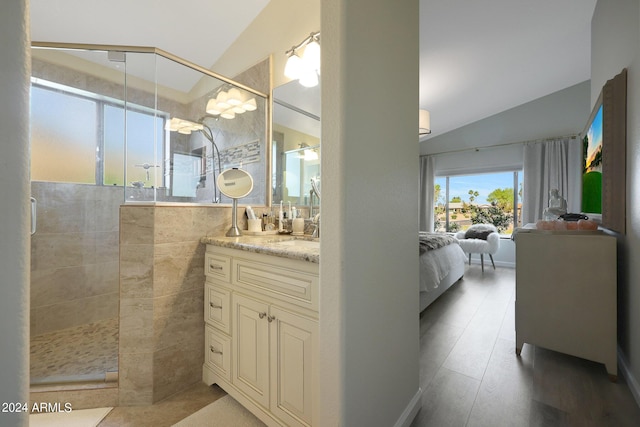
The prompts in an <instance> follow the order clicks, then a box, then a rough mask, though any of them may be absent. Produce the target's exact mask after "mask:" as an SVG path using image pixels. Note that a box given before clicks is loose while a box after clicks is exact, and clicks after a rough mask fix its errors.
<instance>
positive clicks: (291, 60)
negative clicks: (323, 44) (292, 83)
mask: <svg viewBox="0 0 640 427" xmlns="http://www.w3.org/2000/svg"><path fill="white" fill-rule="evenodd" d="M303 48H304V50H303V52H302V56H299V55H298V53H299V51H300V50H301V49H303ZM285 55H287V63H286V64H285V67H284V75H285V76H286V77H288V78H290V79H292V80H298V81H299V82H300V84H301V85H302V86H305V87H314V86H317V85H318V76H319V75H320V32H319V31H318V32H315V33H311V34H310V35H309V36H308V37H307V38H305V39H304V40H303V41H302V42H300V43H299V44H298V45H296V46H293V47H292V48H291V49H289V50H288V51H286V52H285Z"/></svg>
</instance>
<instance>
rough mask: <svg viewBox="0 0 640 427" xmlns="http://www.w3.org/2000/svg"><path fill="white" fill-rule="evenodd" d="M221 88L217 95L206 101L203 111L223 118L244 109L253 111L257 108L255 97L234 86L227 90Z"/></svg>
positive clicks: (234, 115) (242, 111)
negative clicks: (250, 96)
mask: <svg viewBox="0 0 640 427" xmlns="http://www.w3.org/2000/svg"><path fill="white" fill-rule="evenodd" d="M224 89H225V88H222V89H220V90H219V92H218V93H217V95H216V96H215V97H213V98H211V99H210V100H209V101H208V102H207V106H206V108H205V111H206V112H207V114H211V115H213V116H220V117H222V118H223V119H233V118H235V117H236V114H242V113H244V112H246V111H255V110H256V109H257V108H258V104H257V103H256V99H255V98H249V97H248V96H247V94H246V93H245V92H243V91H241V90H240V89H238V88H236V87H231V88H229V89H228V90H224Z"/></svg>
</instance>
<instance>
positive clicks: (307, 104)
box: [271, 81, 320, 217]
mask: <svg viewBox="0 0 640 427" xmlns="http://www.w3.org/2000/svg"><path fill="white" fill-rule="evenodd" d="M312 179H313V180H316V181H318V180H319V179H320V86H319V85H318V86H315V87H312V88H308V87H304V86H302V85H300V83H298V82H297V81H291V82H289V83H287V84H284V85H282V86H279V87H277V88H275V89H274V90H273V135H272V198H271V200H272V204H273V205H275V204H279V203H280V201H282V202H284V203H288V202H290V203H291V205H292V206H296V207H298V208H301V207H302V208H308V211H309V216H310V217H313V215H314V212H312V211H314V210H316V211H317V210H318V209H319V202H320V200H319V197H317V196H316V195H315V194H314V193H313V192H312V185H311V180H312ZM316 213H317V212H316Z"/></svg>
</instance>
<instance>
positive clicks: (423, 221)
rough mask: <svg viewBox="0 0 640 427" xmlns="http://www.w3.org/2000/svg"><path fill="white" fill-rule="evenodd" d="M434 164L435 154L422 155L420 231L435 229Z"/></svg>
mask: <svg viewBox="0 0 640 427" xmlns="http://www.w3.org/2000/svg"><path fill="white" fill-rule="evenodd" d="M434 164H435V160H434V158H433V156H422V157H420V199H419V200H420V203H419V209H420V212H419V215H420V231H433V221H434V219H435V218H434V216H433V196H434V194H433V186H434V184H435V170H434V169H435V166H434Z"/></svg>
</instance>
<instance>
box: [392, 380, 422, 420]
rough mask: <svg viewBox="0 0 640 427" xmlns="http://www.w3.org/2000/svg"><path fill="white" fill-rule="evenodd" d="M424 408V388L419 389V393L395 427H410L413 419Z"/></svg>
mask: <svg viewBox="0 0 640 427" xmlns="http://www.w3.org/2000/svg"><path fill="white" fill-rule="evenodd" d="M421 407H422V388H420V387H418V391H417V392H416V394H415V395H414V396H413V398H412V399H411V401H410V402H409V404H408V405H407V407H406V408H405V409H404V411H403V412H402V415H400V418H398V421H396V423H395V424H394V425H393V427H410V426H411V423H412V422H413V419H414V418H415V417H416V415H418V411H419V410H420V408H421Z"/></svg>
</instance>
